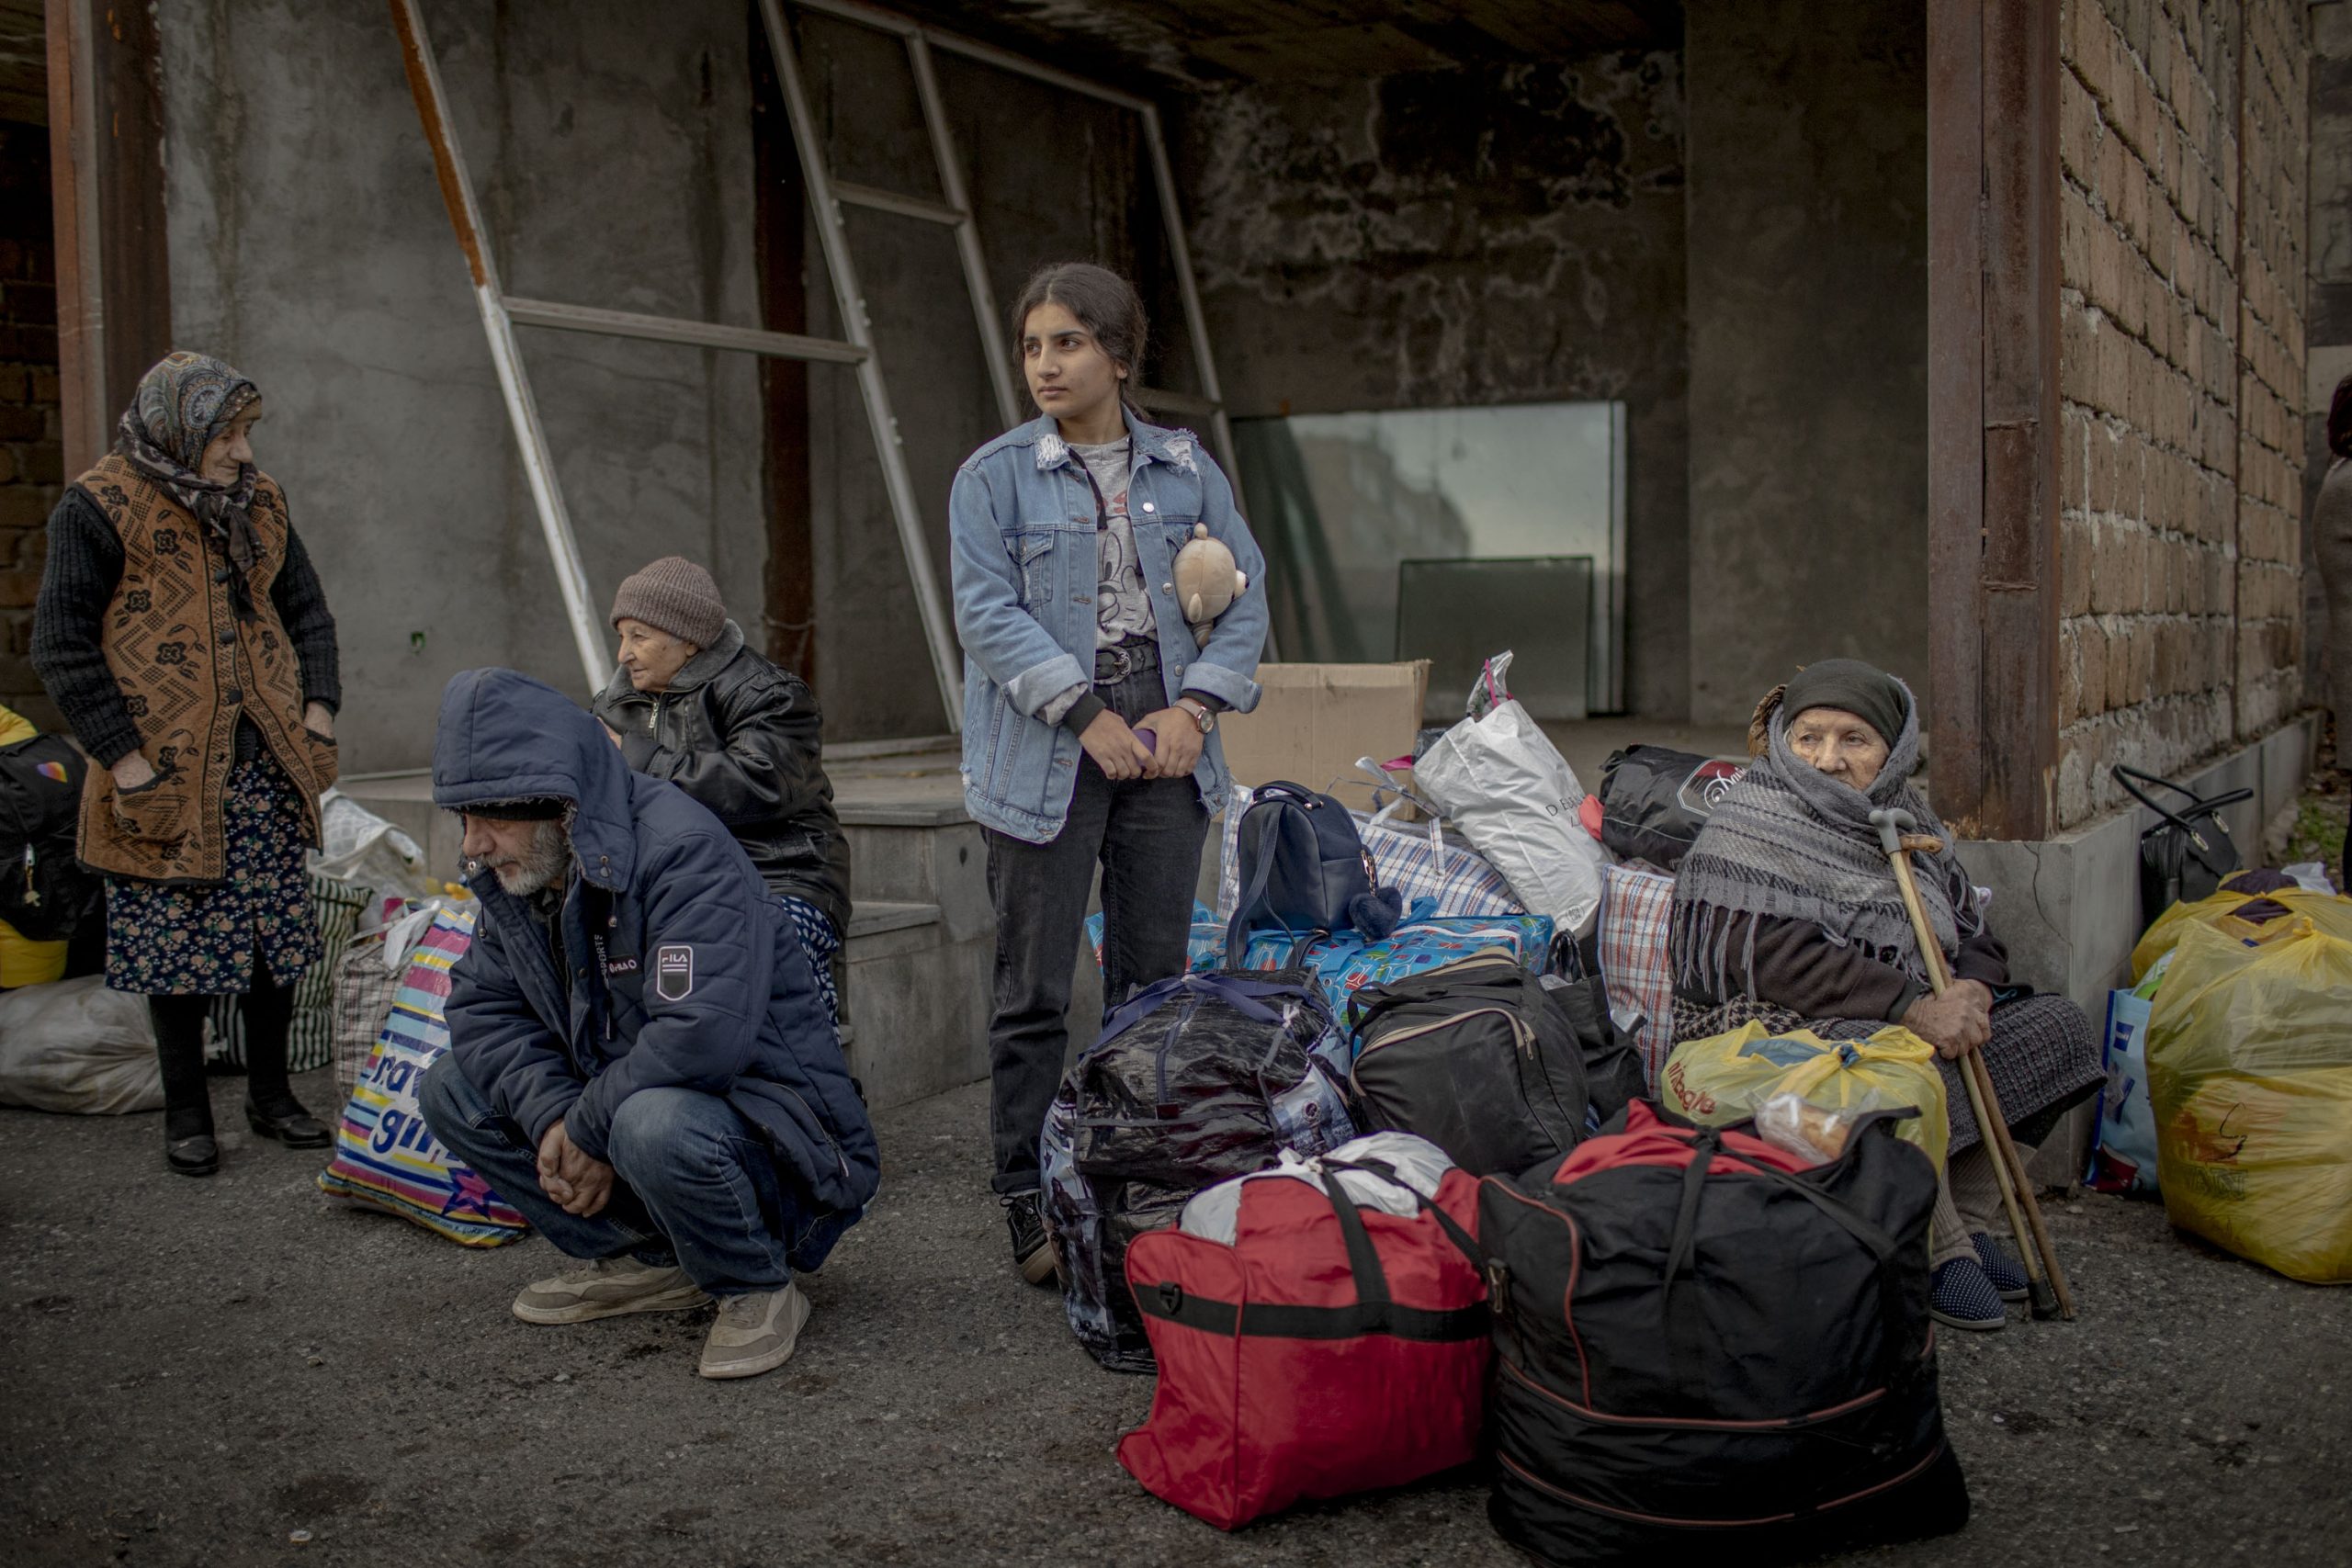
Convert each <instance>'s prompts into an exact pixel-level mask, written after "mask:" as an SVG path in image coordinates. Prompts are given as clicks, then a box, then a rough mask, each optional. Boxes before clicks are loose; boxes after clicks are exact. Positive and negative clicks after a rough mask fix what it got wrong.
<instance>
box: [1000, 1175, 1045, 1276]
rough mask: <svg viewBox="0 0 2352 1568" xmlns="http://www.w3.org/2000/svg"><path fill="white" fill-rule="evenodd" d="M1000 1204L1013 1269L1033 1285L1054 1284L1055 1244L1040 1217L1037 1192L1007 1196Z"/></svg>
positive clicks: (1031, 1191)
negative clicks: (1010, 1237)
mask: <svg viewBox="0 0 2352 1568" xmlns="http://www.w3.org/2000/svg"><path fill="white" fill-rule="evenodd" d="M997 1201H999V1202H1000V1203H1002V1204H1003V1205H1004V1225H1005V1229H1007V1230H1009V1231H1011V1232H1012V1263H1013V1267H1014V1268H1016V1269H1020V1270H1021V1277H1022V1278H1023V1279H1024V1280H1028V1281H1029V1282H1030V1283H1031V1284H1033V1285H1043V1284H1045V1283H1046V1282H1047V1281H1049V1280H1052V1279H1053V1277H1054V1272H1055V1269H1056V1268H1057V1264H1056V1261H1055V1258H1054V1244H1053V1242H1052V1241H1051V1240H1049V1239H1048V1238H1047V1237H1046V1222H1045V1221H1044V1220H1043V1219H1042V1218H1040V1217H1039V1216H1038V1213H1037V1194H1036V1191H1035V1190H1034V1189H1033V1190H1030V1191H1027V1192H1008V1193H1006V1194H1005V1195H1004V1196H1003V1197H1001V1198H1000V1199H998V1200H997Z"/></svg>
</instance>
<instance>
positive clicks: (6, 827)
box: [0, 735, 105, 942]
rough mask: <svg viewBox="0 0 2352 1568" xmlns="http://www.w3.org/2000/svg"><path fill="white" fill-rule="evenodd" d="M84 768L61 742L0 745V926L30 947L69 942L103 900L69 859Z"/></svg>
mask: <svg viewBox="0 0 2352 1568" xmlns="http://www.w3.org/2000/svg"><path fill="white" fill-rule="evenodd" d="M88 769H89V763H88V761H86V760H85V758H84V757H83V755H82V753H81V752H79V751H77V750H74V747H73V745H72V743H70V742H69V741H67V740H66V739H65V738H64V737H63V736H62V735H36V736H34V737H33V738H32V739H29V740H19V741H17V743H16V744H15V745H13V746H0V920H6V921H7V922H8V923H9V924H10V925H12V926H14V927H16V928H17V931H18V932H19V933H20V934H22V935H24V936H25V937H27V938H29V939H30V940H32V941H34V942H61V941H63V940H64V939H65V938H67V937H70V936H72V935H73V934H74V931H75V930H76V929H77V928H79V927H80V926H81V924H82V922H83V921H84V920H85V919H89V918H90V917H91V916H92V915H93V914H94V913H95V912H96V909H97V908H98V907H99V906H100V905H101V904H102V903H103V902H104V901H105V888H104V885H103V884H102V883H100V882H99V880H98V879H97V878H96V876H94V875H92V874H90V873H89V872H88V871H86V870H85V869H84V868H83V866H82V864H81V863H80V862H79V861H77V860H75V859H74V829H75V826H76V824H77V822H78V821H79V818H80V817H81V812H82V777H83V774H84V773H86V772H87V771H88Z"/></svg>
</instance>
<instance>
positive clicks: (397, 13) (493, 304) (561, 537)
mask: <svg viewBox="0 0 2352 1568" xmlns="http://www.w3.org/2000/svg"><path fill="white" fill-rule="evenodd" d="M390 5H391V7H392V25H393V27H394V28H397V29H399V32H400V35H401V62H402V63H403V64H404V65H405V66H406V67H407V70H408V85H409V92H410V95H411V96H413V97H414V98H415V99H416V115H417V118H418V119H419V120H420V121H421V122H422V123H423V124H424V140H425V142H426V144H427V145H429V146H430V147H431V148H432V149H433V164H434V168H435V173H436V174H437V175H439V178H440V182H441V201H442V205H443V206H445V207H447V209H448V210H449V226H450V227H451V228H452V229H455V230H456V231H457V233H458V249H460V250H462V251H463V252H464V253H465V256H466V265H467V268H468V269H469V271H470V272H471V273H472V275H473V283H474V302H475V303H476V304H477V305H478V306H480V307H481V327H482V335H483V336H484V337H485V338H487V339H488V340H489V343H490V360H491V364H492V367H494V368H495V369H496V370H497V372H498V390H499V394H500V396H501V397H503V399H504V400H505V402H506V416H507V418H508V419H509V420H510V421H512V422H513V423H514V426H515V446H517V447H518V448H519V449H520V450H521V453H522V457H523V474H524V477H525V479H527V480H528V481H529V482H530V486H531V501H532V503H533V505H534V506H535V507H536V508H537V512H538V514H539V531H540V532H541V533H542V534H544V535H545V536H546V537H547V544H548V558H549V560H550V561H551V562H552V563H553V565H554V567H555V580H556V587H557V588H558V590H560V592H561V593H562V595H563V611H564V616H565V618H566V619H567V620H568V621H570V622H571V638H572V641H573V643H574V644H575V645H576V647H577V649H578V652H579V655H580V668H581V671H582V673H584V674H585V675H586V677H587V680H588V689H589V690H590V691H592V692H593V691H594V690H596V689H597V688H598V687H600V686H602V685H603V684H604V683H605V679H606V677H608V676H609V675H610V674H611V673H612V658H611V654H610V651H609V650H608V649H606V648H605V643H604V638H603V637H602V636H601V635H600V634H599V632H598V630H597V626H596V621H595V617H594V615H592V614H591V613H590V611H589V608H588V574H587V572H586V571H585V570H582V567H581V564H580V545H579V541H578V540H577V539H576V538H575V537H574V536H573V535H572V532H571V514H570V513H567V512H566V511H565V510H564V505H563V491H562V489H561V488H560V486H559V485H558V483H557V481H556V475H555V458H554V457H553V456H552V455H551V454H550V453H549V452H548V442H547V433H546V432H545V431H544V430H542V429H541V428H540V426H539V411H538V405H537V402H535V401H534V400H533V399H532V397H531V383H530V378H529V377H528V376H527V375H526V373H525V371H524V369H523V360H522V355H520V354H519V353H518V352H517V351H516V349H515V327H514V323H513V322H512V321H510V320H509V319H508V318H507V314H506V305H505V302H504V299H503V296H502V294H501V292H500V290H499V286H498V273H497V269H496V267H495V266H494V265H492V262H491V258H490V250H489V247H488V246H487V245H486V244H484V243H483V241H482V222H481V208H480V207H479V206H478V205H476V203H475V201H474V190H473V184H472V182H471V181H470V180H469V178H468V177H467V175H466V164H465V159H464V157H463V155H462V154H461V153H460V152H458V137H457V132H456V130H455V129H454V128H453V127H452V126H451V124H450V122H449V111H448V97H447V95H446V94H445V93H444V92H443V91H442V87H441V68H440V66H439V65H438V63H436V62H435V60H434V58H433V46H432V44H431V42H430V41H429V40H428V39H426V38H425V34H424V17H421V16H419V15H418V14H417V9H416V0H390Z"/></svg>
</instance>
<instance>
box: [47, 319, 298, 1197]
mask: <svg viewBox="0 0 2352 1568" xmlns="http://www.w3.org/2000/svg"><path fill="white" fill-rule="evenodd" d="M261 406H262V405H261V393H260V391H259V390H258V389H256V388H255V387H254V384H253V383H252V382H251V381H248V380H246V379H245V378H243V376H240V375H238V374H237V372H235V371H234V370H232V369H231V368H230V367H228V366H226V365H223V364H221V363H220V361H219V360H217V359H213V358H210V357H208V356H207V355H200V354H173V355H168V356H166V357H165V358H164V360H163V362H162V363H160V364H158V365H157V366H155V367H154V368H153V369H152V370H150V371H148V372H147V374H146V375H145V376H143V377H141V378H140V382H139V388H138V390H137V391H136V392H134V393H133V394H132V397H131V403H130V410H129V411H128V412H125V413H124V414H123V416H122V422H121V423H120V424H119V426H118V427H117V434H116V440H115V445H114V449H113V450H112V451H111V452H108V453H107V455H106V456H105V457H101V458H99V459H98V461H97V464H96V467H94V468H91V469H90V471H89V472H87V473H85V474H84V475H83V476H82V477H81V478H79V479H75V480H74V482H73V483H72V484H70V485H68V486H67V487H66V488H65V495H64V498H63V499H62V500H61V501H60V502H58V503H57V510H56V512H55V513H52V514H51V517H50V520H49V562H48V566H47V568H46V570H44V571H43V573H42V575H41V583H40V600H39V603H38V604H37V605H36V607H35V609H34V612H33V639H32V657H33V667H34V668H35V669H36V670H38V671H40V678H41V682H42V684H44V685H45V686H47V687H48V688H49V694H50V697H51V700H52V701H53V702H55V703H56V704H57V706H58V710H59V711H60V712H62V714H64V716H65V717H66V721H67V722H68V723H70V724H71V725H72V726H73V727H74V737H75V739H79V740H80V741H81V743H82V749H83V750H85V751H87V752H89V754H90V756H91V758H92V759H93V760H94V761H96V763H97V764H98V765H97V766H96V767H94V768H92V769H91V770H90V772H89V775H88V779H87V781H86V783H85V786H84V790H83V795H82V823H81V834H80V842H79V852H80V856H81V859H82V862H83V863H84V864H85V865H89V866H92V867H95V868H96V870H98V871H101V872H103V873H105V874H106V879H107V986H109V987H112V988H113V989H115V990H118V991H132V992H139V993H142V994H144V995H145V996H146V998H147V1007H148V1011H149V1013H150V1014H151V1015H152V1016H153V1020H154V1024H155V1050H156V1055H157V1056H158V1057H159V1058H160V1059H161V1061H162V1065H163V1073H164V1164H165V1165H166V1166H167V1167H168V1168H170V1169H172V1170H174V1171H176V1172H178V1173H179V1174H180V1175H183V1176H209V1175H211V1174H212V1172H213V1171H215V1170H216V1169H218V1168H220V1148H219V1145H217V1144H216V1143H215V1141H214V1139H213V1135H212V1101H211V1096H210V1092H209V1089H208V1087H207V1085H206V1082H205V1075H204V1020H205V1015H206V1014H207V1013H208V1012H209V1010H210V1004H211V998H214V997H216V996H231V995H242V996H243V998H244V1018H245V1053H246V1056H245V1060H246V1095H245V1107H244V1110H245V1122H246V1123H247V1125H249V1126H251V1127H252V1128H253V1130H254V1133H255V1134H258V1135H260V1136H262V1137H265V1138H268V1139H272V1140H274V1141H276V1142H277V1143H281V1144H284V1145H287V1146H288V1148H323V1147H325V1146H326V1145H327V1143H328V1141H329V1134H328V1132H327V1128H326V1126H325V1125H324V1124H323V1123H322V1122H320V1121H319V1120H318V1119H317V1118H315V1117H313V1116H312V1115H311V1113H310V1112H309V1111H307V1110H305V1109H304V1108H303V1105H302V1102H301V1101H300V1100H297V1099H295V1098H294V1091H293V1089H292V1087H291V1086H290V1085H289V1084H288V1079H287V1069H286V1037H287V1031H288V1027H289V1025H290V1024H291V1023H292V1021H293V1016H294V982H295V981H296V980H297V979H299V978H300V976H301V974H302V971H303V970H304V969H305V968H307V967H309V966H310V965H311V964H313V963H315V962H317V960H318V956H319V946H320V942H319V931H318V927H317V926H316V925H315V924H314V923H313V922H312V920H311V897H310V880H309V876H308V874H307V873H306V871H305V869H304V865H303V850H304V848H305V847H306V846H310V845H315V844H316V843H317V842H318V841H319V795H320V793H321V792H322V791H323V790H324V789H325V788H326V787H327V786H328V785H329V784H333V783H334V780H335V772H336V761H335V749H334V710H335V707H336V705H337V704H338V702H339V701H340V699H341V695H342V688H341V686H340V684H339V683H338V681H337V677H336V661H335V641H334V616H333V615H329V614H328V613H327V602H326V595H325V593H324V592H322V590H321V588H320V586H319V574H318V573H317V572H316V571H314V570H311V558H310V556H309V554H308V553H307V552H306V551H305V550H304V549H303V548H302V541H301V540H300V538H299V537H298V536H296V535H295V532H294V525H293V524H292V522H291V521H289V519H288V515H287V510H286V497H285V494H284V492H283V491H280V490H279V489H278V488H277V481H276V480H274V479H270V478H269V476H268V475H266V474H264V473H263V472H261V470H260V469H259V468H255V467H254V452H253V445H252V439H251V437H252V432H253V427H254V422H255V421H256V420H258V419H259V418H260V417H261Z"/></svg>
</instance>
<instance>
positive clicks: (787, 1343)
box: [702, 1284, 809, 1378]
mask: <svg viewBox="0 0 2352 1568" xmlns="http://www.w3.org/2000/svg"><path fill="white" fill-rule="evenodd" d="M808 1321H809V1298H808V1297H807V1296H805V1295H803V1294H801V1293H800V1287H799V1286H798V1285H797V1284H789V1285H786V1286H785V1288H784V1289H782V1290H780V1291H753V1292H751V1293H750V1294H749V1295H741V1296H721V1297H720V1298H719V1299H718V1322H716V1323H714V1324H712V1325H710V1337H709V1338H708V1339H707V1340H706V1341H704V1342H703V1348H702V1375H703V1376H705V1377H707V1378H748V1377H756V1376H758V1375H759V1374H760V1373H762V1372H767V1371H775V1369H776V1368H778V1367H780V1366H782V1365H784V1364H785V1362H786V1361H788V1360H790V1359H792V1348H793V1346H794V1345H796V1344H797V1343H798V1342H799V1339H800V1325H802V1324H805V1323H807V1322H808Z"/></svg>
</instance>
